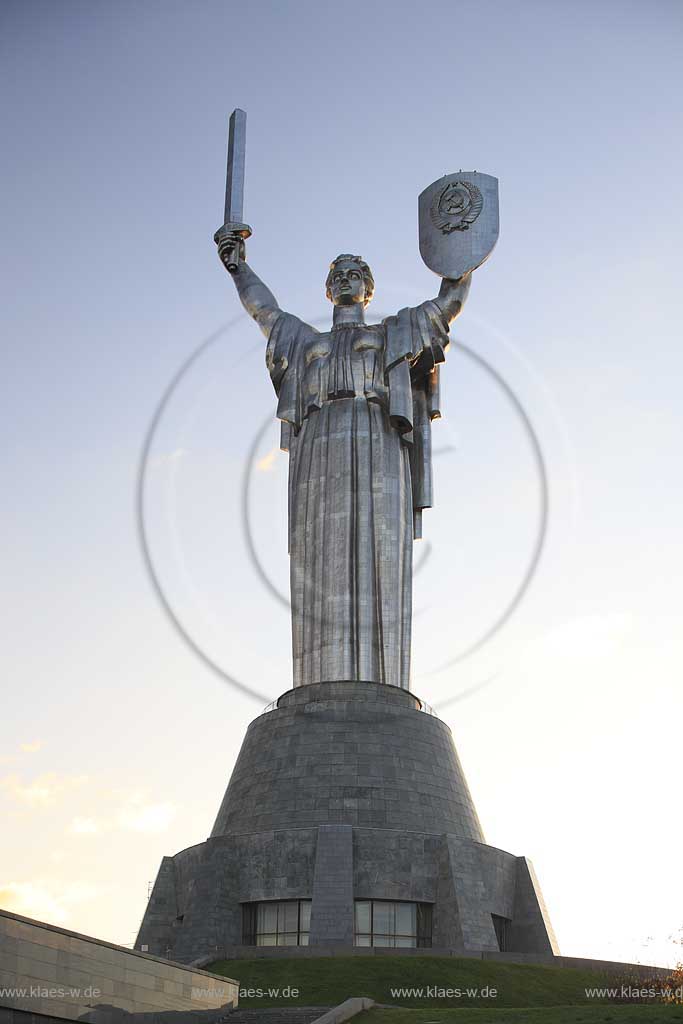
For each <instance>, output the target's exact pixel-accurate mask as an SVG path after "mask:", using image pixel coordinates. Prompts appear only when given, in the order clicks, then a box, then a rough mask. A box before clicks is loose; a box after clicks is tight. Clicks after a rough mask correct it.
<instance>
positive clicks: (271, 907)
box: [242, 900, 311, 946]
mask: <svg viewBox="0 0 683 1024" xmlns="http://www.w3.org/2000/svg"><path fill="white" fill-rule="evenodd" d="M310 922H311V901H310V900H279V901H275V900H273V901H269V902H264V903H245V904H243V905H242V941H243V943H244V945H245V946H307V945H308V936H309V931H310Z"/></svg>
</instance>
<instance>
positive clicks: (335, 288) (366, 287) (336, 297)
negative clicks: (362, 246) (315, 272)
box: [325, 253, 375, 306]
mask: <svg viewBox="0 0 683 1024" xmlns="http://www.w3.org/2000/svg"><path fill="white" fill-rule="evenodd" d="M374 290H375V281H374V279H373V276H372V271H371V270H370V267H369V266H368V265H367V263H365V262H364V261H363V260H362V259H361V258H360V256H351V255H350V254H349V253H342V255H341V256H337V258H336V260H332V262H331V263H330V272H329V274H328V275H327V280H326V282H325V294H326V295H327V297H328V299H329V300H330V302H333V303H334V305H335V306H352V305H353V304H354V303H355V302H361V303H362V304H363V305H364V306H367V304H368V302H369V301H370V299H371V298H372V294H373V292H374Z"/></svg>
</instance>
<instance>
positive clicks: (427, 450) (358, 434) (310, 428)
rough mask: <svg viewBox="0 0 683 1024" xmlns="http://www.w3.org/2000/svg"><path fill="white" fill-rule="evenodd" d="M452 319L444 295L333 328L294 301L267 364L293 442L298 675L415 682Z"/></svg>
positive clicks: (299, 681) (287, 439) (273, 336)
mask: <svg viewBox="0 0 683 1024" xmlns="http://www.w3.org/2000/svg"><path fill="white" fill-rule="evenodd" d="M447 345H448V321H447V320H446V318H445V317H444V315H443V313H442V312H441V310H440V309H439V307H438V305H437V304H436V303H435V302H425V303H423V304H422V305H421V306H418V307H416V308H412V309H411V308H406V309H402V310H400V311H399V313H398V314H397V315H396V316H393V317H388V318H387V319H386V320H383V321H382V323H381V324H376V325H368V324H359V325H352V326H346V325H345V326H343V327H342V326H339V327H335V328H333V329H332V330H331V331H330V332H328V333H321V332H319V331H317V330H316V329H315V328H313V327H310V326H309V325H308V324H306V323H304V322H303V321H301V320H299V319H298V318H297V317H295V316H292V315H291V314H289V313H282V314H281V315H280V316H279V318H278V319H277V321H276V322H275V324H274V326H273V329H272V331H271V333H270V337H269V339H268V346H267V349H266V365H267V367H268V370H269V372H270V376H271V379H272V382H273V385H274V387H275V391H276V393H277V395H278V408H277V415H278V417H279V419H280V420H281V421H282V431H281V433H282V439H281V447H282V448H283V449H284V450H285V451H288V452H289V459H290V462H289V555H290V583H291V602H292V651H293V662H294V685H295V686H302V685H304V684H307V683H317V682H331V681H336V680H359V681H368V682H378V683H388V684H391V685H393V686H401V687H403V688H405V689H408V688H409V684H410V639H411V618H412V546H413V538H414V537H420V536H421V523H422V509H423V508H427V507H429V506H431V504H432V472H431V421H432V419H434V418H435V417H437V416H439V415H440V411H439V387H438V384H439V380H438V374H439V363H441V362H443V360H444V358H445V355H444V353H445V350H446V347H447Z"/></svg>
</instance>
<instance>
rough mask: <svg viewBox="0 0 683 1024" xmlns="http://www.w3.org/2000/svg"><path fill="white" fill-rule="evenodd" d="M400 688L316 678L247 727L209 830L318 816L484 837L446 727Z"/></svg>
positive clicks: (317, 821)
mask: <svg viewBox="0 0 683 1024" xmlns="http://www.w3.org/2000/svg"><path fill="white" fill-rule="evenodd" d="M419 705H420V702H419V700H418V699H417V698H416V697H414V696H413V695H412V694H410V693H408V691H406V690H401V689H399V688H398V687H394V686H382V685H379V684H376V683H317V684H315V685H311V686H300V687H298V688H297V689H296V690H290V691H289V692H288V693H286V694H284V695H283V696H282V697H281V698H280V700H279V701H278V706H277V707H276V708H275V709H274V710H273V711H269V712H267V713H266V714H263V715H261V716H260V717H259V718H257V719H255V721H253V722H252V723H251V725H250V726H249V728H248V730H247V734H246V737H245V739H244V743H243V744H242V749H241V750H240V753H239V757H238V758H237V763H236V764H235V768H234V771H233V773H232V777H231V779H230V784H229V786H228V789H227V792H226V794H225V797H224V799H223V803H222V805H221V808H220V811H219V813H218V817H217V818H216V823H215V825H214V827H213V831H212V833H211V835H212V836H220V835H227V834H232V835H235V834H238V833H245V832H263V831H265V830H267V829H271V828H276V829H281V828H295V827H301V826H314V827H317V826H318V825H331V824H336V825H366V826H374V827H380V828H382V827H383V828H393V829H406V830H414V831H418V832H453V833H454V834H456V835H461V836H466V837H468V838H469V839H474V840H477V841H478V842H483V841H484V834H483V831H482V828H481V825H480V823H479V819H478V817H477V813H476V811H475V809H474V804H473V802H472V797H471V795H470V792H469V788H468V786H467V782H466V781H465V776H464V773H463V770H462V767H461V765H460V761H459V759H458V755H457V752H456V749H455V745H454V743H453V737H452V735H451V731H450V729H449V728H448V726H447V725H446V724H445V723H444V722H442V721H441V720H440V719H438V718H436V717H435V716H434V715H429V714H426V713H424V712H422V711H420V710H418V708H419Z"/></svg>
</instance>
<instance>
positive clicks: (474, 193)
mask: <svg viewBox="0 0 683 1024" xmlns="http://www.w3.org/2000/svg"><path fill="white" fill-rule="evenodd" d="M418 215H419V224H420V255H421V256H422V259H423V260H424V262H425V263H426V264H427V266H428V267H429V269H430V270H433V271H434V273H435V274H439V276H440V277H448V278H457V277H462V275H463V274H469V273H471V272H472V271H473V270H476V268H477V267H479V266H481V264H482V263H483V262H484V260H485V259H487V258H488V257H489V256H490V255H491V252H492V250H493V247H494V246H495V244H496V242H497V240H498V230H499V220H498V179H497V178H494V177H493V176H492V175H491V174H481V173H479V172H478V171H458V172H457V174H446V175H444V177H443V178H439V179H438V181H434V182H432V184H431V185H429V187H428V188H426V189H425V190H424V192H422V194H421V195H420V197H419V199H418Z"/></svg>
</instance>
